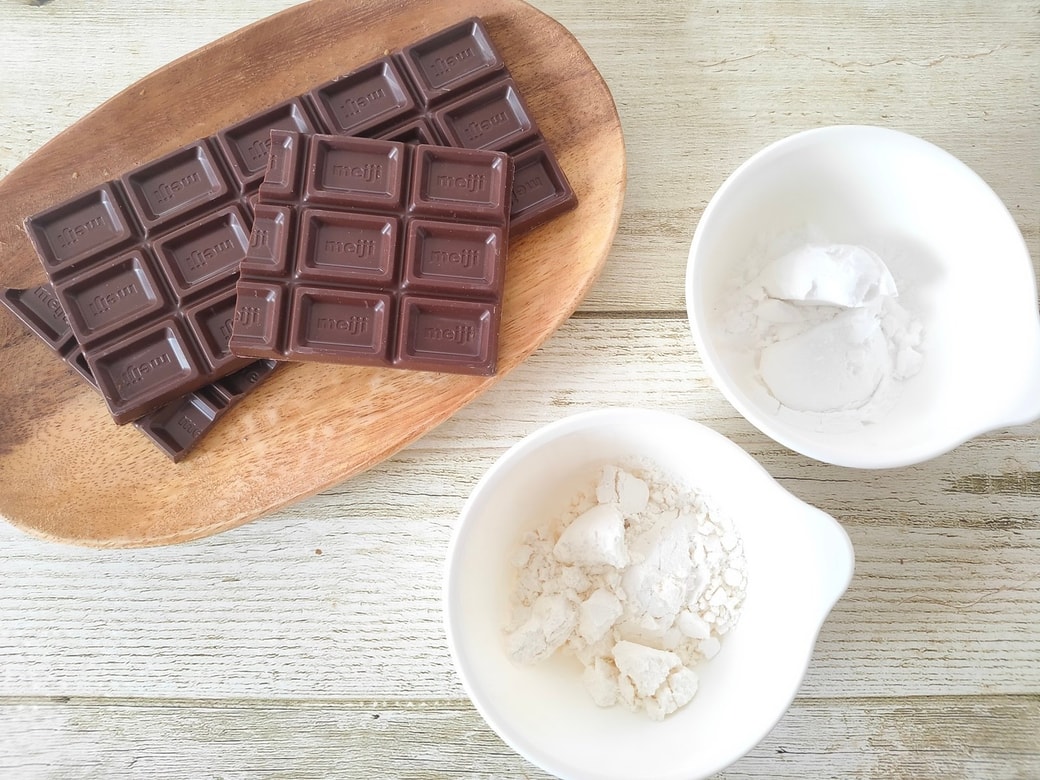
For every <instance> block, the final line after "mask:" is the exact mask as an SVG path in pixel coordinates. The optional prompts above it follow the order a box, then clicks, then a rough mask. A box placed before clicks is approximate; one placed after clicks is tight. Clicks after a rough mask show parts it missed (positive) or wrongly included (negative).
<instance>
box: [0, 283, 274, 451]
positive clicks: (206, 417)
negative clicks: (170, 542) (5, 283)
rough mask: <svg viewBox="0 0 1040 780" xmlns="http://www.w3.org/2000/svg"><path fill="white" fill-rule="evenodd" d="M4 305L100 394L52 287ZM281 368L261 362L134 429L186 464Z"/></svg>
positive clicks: (18, 293)
mask: <svg viewBox="0 0 1040 780" xmlns="http://www.w3.org/2000/svg"><path fill="white" fill-rule="evenodd" d="M0 304H3V305H4V306H5V307H6V308H7V309H8V310H9V311H11V313H13V314H14V315H15V317H17V318H18V320H19V321H20V322H21V323H22V324H23V325H24V326H25V327H26V329H27V330H28V331H29V332H30V333H32V334H33V335H35V336H37V337H39V339H40V340H41V341H43V342H44V343H45V344H46V345H47V346H48V347H50V348H51V349H52V350H53V351H54V352H56V353H57V354H58V355H59V356H60V357H61V358H63V359H64V360H65V362H66V363H67V364H68V365H69V367H70V368H72V369H73V370H74V371H75V372H76V373H77V374H79V375H80V377H81V378H82V379H83V380H84V381H85V382H87V383H88V384H89V385H90V386H91V387H93V388H94V389H95V390H97V389H98V387H97V383H96V382H94V377H93V375H92V374H91V373H90V368H89V367H88V366H87V364H86V361H84V360H83V352H82V351H81V350H80V349H79V345H78V344H77V343H76V340H75V338H74V337H73V335H72V329H71V327H70V326H69V321H68V317H67V316H66V314H65V311H64V309H62V307H61V302H60V301H59V300H58V298H57V296H56V295H55V294H54V288H53V287H52V286H51V285H49V284H42V285H39V286H37V287H32V288H30V289H27V290H21V289H13V288H12V289H5V290H3V291H2V292H0ZM275 368H276V363H275V362H274V361H271V360H258V361H256V362H254V363H251V364H249V365H247V366H246V367H245V368H242V369H239V370H238V371H237V372H236V373H234V374H230V375H228V376H226V377H223V378H221V379H219V380H218V381H217V382H215V383H213V384H212V385H209V386H207V387H204V388H201V389H199V390H197V391H195V392H191V393H188V394H187V395H184V396H182V397H181V398H178V399H176V400H174V401H170V402H169V403H167V404H165V405H163V406H161V407H159V408H158V409H156V410H155V411H154V412H150V413H149V414H146V415H145V416H143V417H141V418H140V419H138V420H135V421H134V425H135V426H136V427H137V428H138V429H139V430H140V431H141V432H142V433H144V434H145V436H147V437H148V439H150V440H151V441H152V443H154V444H155V445H156V446H157V447H159V449H161V450H162V451H163V452H164V453H165V454H166V455H167V456H168V457H169V458H170V459H171V460H172V461H174V462H175V463H176V462H178V461H181V460H183V459H184V457H185V456H186V455H187V454H188V453H189V452H190V451H191V450H192V449H193V448H194V447H195V445H196V444H197V443H198V442H199V441H200V440H201V439H202V437H203V436H205V434H206V433H207V432H208V431H209V430H211V429H212V428H213V426H214V425H216V423H217V420H219V419H220V418H221V417H223V416H224V415H225V414H227V412H228V411H230V409H231V408H232V407H233V406H235V405H236V404H237V403H238V402H239V401H240V400H242V398H244V397H245V396H246V395H247V394H248V393H249V392H250V391H251V390H253V389H254V388H256V387H258V386H259V385H260V384H262V383H263V382H264V380H265V379H267V377H269V376H270V375H271V374H272V373H273V371H274V370H275Z"/></svg>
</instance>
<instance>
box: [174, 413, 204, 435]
mask: <svg viewBox="0 0 1040 780" xmlns="http://www.w3.org/2000/svg"><path fill="white" fill-rule="evenodd" d="M177 427H178V428H180V429H181V430H182V431H184V432H185V433H187V434H188V435H189V436H190V437H191V438H193V439H197V438H199V436H201V435H202V426H201V425H199V424H198V423H197V422H195V421H194V420H193V419H191V418H190V417H188V415H184V416H183V417H181V418H180V419H179V420H177Z"/></svg>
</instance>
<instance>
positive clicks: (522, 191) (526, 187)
mask: <svg viewBox="0 0 1040 780" xmlns="http://www.w3.org/2000/svg"><path fill="white" fill-rule="evenodd" d="M544 187H545V182H544V181H543V180H542V177H541V176H532V177H531V178H530V179H527V180H526V181H521V182H516V183H515V184H513V203H519V202H520V201H521V200H523V199H525V198H526V197H527V196H528V193H531V194H534V193H537V192H539V191H541V190H542V189H543V188H544Z"/></svg>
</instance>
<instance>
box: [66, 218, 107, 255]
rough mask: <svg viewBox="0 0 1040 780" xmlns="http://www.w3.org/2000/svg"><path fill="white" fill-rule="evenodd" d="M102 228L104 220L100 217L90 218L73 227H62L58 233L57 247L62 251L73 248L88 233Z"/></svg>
mask: <svg viewBox="0 0 1040 780" xmlns="http://www.w3.org/2000/svg"><path fill="white" fill-rule="evenodd" d="M104 228H105V220H104V218H102V217H91V218H90V219H88V220H85V221H83V222H79V223H77V224H75V225H68V226H67V227H63V228H62V229H61V232H60V233H58V245H59V246H60V247H61V248H62V249H67V248H68V247H70V246H75V245H76V244H77V243H79V240H80V239H81V238H83V237H84V236H86V235H88V234H89V233H92V232H93V231H95V230H103V229H104Z"/></svg>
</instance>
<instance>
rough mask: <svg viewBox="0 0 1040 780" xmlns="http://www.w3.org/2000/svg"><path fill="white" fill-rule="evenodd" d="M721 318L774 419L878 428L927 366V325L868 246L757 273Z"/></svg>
mask: <svg viewBox="0 0 1040 780" xmlns="http://www.w3.org/2000/svg"><path fill="white" fill-rule="evenodd" d="M722 318H723V321H722V326H723V327H722V332H723V334H724V336H725V339H726V344H727V346H728V347H729V348H730V349H733V350H735V351H736V352H737V353H739V355H740V356H741V357H742V358H743V359H744V361H745V362H746V363H749V364H750V368H751V370H753V371H754V375H755V377H756V379H757V381H758V382H759V383H760V384H761V385H762V387H763V388H764V390H765V391H766V392H767V393H768V394H769V396H771V397H772V398H773V399H774V400H775V401H776V404H777V406H776V412H777V414H780V415H783V416H786V417H788V418H801V419H802V421H803V422H804V421H806V420H808V421H816V422H817V423H827V424H834V423H840V422H847V423H869V422H873V421H876V420H878V419H880V417H881V416H882V415H884V414H885V413H886V412H887V411H888V410H889V409H890V408H891V407H892V405H893V404H894V403H895V401H896V400H897V398H898V396H899V393H900V392H901V391H902V385H903V382H904V381H905V380H906V379H909V378H910V377H912V376H913V375H914V374H916V373H917V372H918V370H919V369H920V366H921V362H922V359H923V358H922V354H921V351H920V349H921V340H922V327H921V323H920V321H919V320H918V319H917V318H916V317H914V316H913V315H911V314H910V313H909V312H907V311H906V309H904V308H903V306H902V305H901V304H900V302H899V300H898V290H897V288H896V283H895V280H894V279H893V278H892V274H891V273H890V272H889V269H888V268H887V267H886V265H885V263H884V262H883V261H882V260H881V258H880V257H879V256H878V255H877V254H875V253H874V252H873V251H871V250H870V249H869V248H867V247H863V246H857V245H850V244H828V243H805V244H802V245H800V246H798V247H797V248H795V249H793V250H791V251H789V252H786V253H783V254H780V255H779V256H776V257H775V258H774V259H772V260H770V261H769V262H767V263H765V264H764V265H763V264H762V263H758V264H754V263H752V265H751V270H750V272H748V273H746V274H745V276H744V278H743V280H742V281H741V283H740V285H739V287H738V289H737V290H736V291H735V292H734V294H733V295H732V296H731V298H730V299H729V300H727V301H726V302H725V305H724V313H723V315H722ZM817 427H819V426H817Z"/></svg>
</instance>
